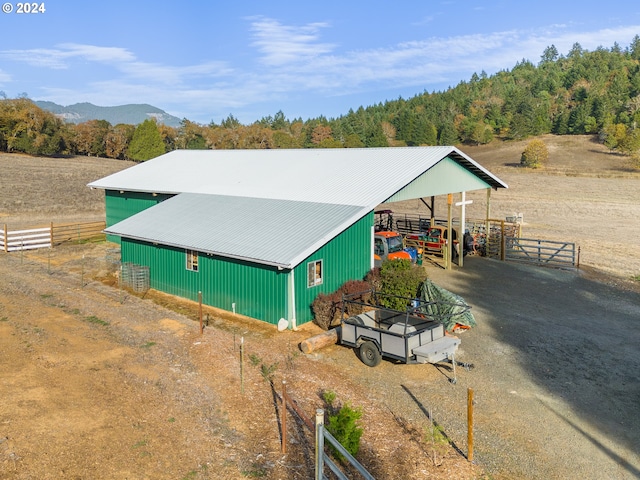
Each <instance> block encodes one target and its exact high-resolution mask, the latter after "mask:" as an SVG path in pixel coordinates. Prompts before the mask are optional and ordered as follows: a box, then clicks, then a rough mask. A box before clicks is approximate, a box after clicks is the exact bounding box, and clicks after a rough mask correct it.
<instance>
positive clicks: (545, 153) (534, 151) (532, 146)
mask: <svg viewBox="0 0 640 480" xmlns="http://www.w3.org/2000/svg"><path fill="white" fill-rule="evenodd" d="M548 160H549V150H548V149H547V145H546V144H545V143H544V142H543V141H542V140H540V139H537V138H536V139H534V140H531V141H530V142H529V143H528V144H527V146H526V147H525V149H524V151H523V152H522V156H521V157H520V165H522V166H523V167H529V168H538V167H540V166H541V165H543V164H545V163H547V161H548Z"/></svg>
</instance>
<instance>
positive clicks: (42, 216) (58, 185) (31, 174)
mask: <svg viewBox="0 0 640 480" xmlns="http://www.w3.org/2000/svg"><path fill="white" fill-rule="evenodd" d="M132 165H134V163H133V162H126V161H122V160H112V159H106V158H93V157H70V158H46V157H30V156H28V155H18V154H6V153H5V154H0V172H1V174H0V192H1V193H0V224H3V223H6V224H8V225H9V227H10V228H21V227H25V226H26V227H29V226H37V225H40V224H48V223H49V222H52V221H53V222H65V221H76V220H78V221H83V220H87V221H92V220H103V219H104V193H103V192H102V190H91V189H90V188H89V187H87V184H88V183H89V182H91V181H93V180H96V179H98V178H101V177H104V176H106V175H109V174H111V173H114V172H117V171H120V170H122V169H124V168H127V167H130V166H132Z"/></svg>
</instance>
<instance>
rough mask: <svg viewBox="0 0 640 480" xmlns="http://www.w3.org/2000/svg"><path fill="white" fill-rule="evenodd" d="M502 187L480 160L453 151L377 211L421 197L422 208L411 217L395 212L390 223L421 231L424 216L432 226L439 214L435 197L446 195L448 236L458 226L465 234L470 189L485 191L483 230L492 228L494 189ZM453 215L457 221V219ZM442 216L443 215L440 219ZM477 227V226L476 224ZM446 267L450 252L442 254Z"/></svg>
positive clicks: (505, 185) (396, 227) (460, 263)
mask: <svg viewBox="0 0 640 480" xmlns="http://www.w3.org/2000/svg"><path fill="white" fill-rule="evenodd" d="M499 188H508V186H507V184H506V183H505V182H503V181H502V180H500V179H499V178H498V177H497V176H495V175H494V174H492V173H491V172H489V171H488V170H486V169H485V168H483V167H482V166H480V165H479V164H477V163H476V162H475V161H473V160H472V159H470V158H469V157H467V156H466V155H465V154H463V153H462V152H460V151H459V150H453V151H451V152H450V153H449V154H448V155H447V156H446V157H444V158H443V159H442V160H440V161H439V162H437V163H436V164H434V165H433V166H432V167H431V168H429V169H428V170H426V171H425V172H424V173H422V174H421V175H419V176H418V177H417V178H415V179H414V180H413V181H411V182H410V183H409V184H407V185H406V186H405V187H404V188H402V189H401V190H399V191H398V192H396V193H395V194H393V195H392V196H390V197H389V198H388V199H386V200H385V201H384V202H383V203H382V204H381V205H379V206H378V208H377V209H376V211H384V210H387V211H391V212H393V210H394V204H398V203H399V202H406V201H410V200H418V201H419V202H420V203H419V205H420V207H421V208H420V209H419V210H418V211H416V213H415V214H414V215H413V216H412V217H408V216H407V215H406V214H405V215H404V216H395V219H394V220H393V221H392V222H389V224H390V225H389V226H390V227H391V228H393V229H396V230H398V231H400V232H401V233H409V232H416V231H421V230H423V229H424V226H425V220H427V221H428V224H429V225H431V226H433V225H435V224H436V222H437V221H438V219H437V218H436V197H439V196H444V197H446V204H447V215H446V229H447V237H446V238H455V232H454V229H455V228H458V230H459V233H460V234H459V235H458V237H460V238H461V237H462V235H463V234H464V232H465V230H466V229H467V213H466V211H467V206H468V205H470V204H471V203H472V201H473V200H468V199H467V192H472V191H474V192H475V191H480V190H484V191H486V197H485V198H486V200H485V209H484V211H485V215H484V222H483V224H484V227H483V228H484V231H485V232H486V231H488V230H489V221H490V219H491V192H492V191H493V190H495V191H497V190H498V189H499ZM454 218H456V219H457V221H454ZM440 220H441V219H440ZM476 228H477V227H476ZM463 257H464V256H463V255H459V260H458V265H459V266H463ZM443 259H444V260H445V261H444V265H445V268H451V261H450V259H451V256H450V255H444V256H443Z"/></svg>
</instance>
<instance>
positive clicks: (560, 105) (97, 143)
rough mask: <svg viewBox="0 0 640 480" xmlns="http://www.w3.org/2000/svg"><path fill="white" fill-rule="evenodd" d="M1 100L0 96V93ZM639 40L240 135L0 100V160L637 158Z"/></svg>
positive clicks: (241, 129) (266, 123) (259, 124)
mask: <svg viewBox="0 0 640 480" xmlns="http://www.w3.org/2000/svg"><path fill="white" fill-rule="evenodd" d="M0 93H1V92H0ZM639 123H640V37H639V36H638V35H636V36H635V37H634V38H633V40H632V42H631V43H630V45H629V46H628V47H627V48H624V49H623V48H621V47H620V46H619V45H618V44H617V43H616V44H614V45H613V46H612V47H611V48H604V47H598V48H597V49H595V50H594V51H588V50H585V49H583V48H582V47H581V46H580V44H579V43H575V44H574V45H573V47H572V48H571V50H570V51H569V52H568V53H567V54H566V55H561V54H560V53H559V52H558V50H557V48H556V47H555V46H554V45H551V46H549V47H547V48H546V49H545V50H544V52H543V53H542V55H541V58H540V60H539V62H538V63H537V64H534V63H532V62H531V61H529V60H526V59H523V60H522V61H520V62H517V63H516V65H515V66H514V67H513V68H512V69H510V70H502V71H499V72H497V73H496V74H494V75H491V76H489V75H487V74H486V73H485V72H484V71H483V72H481V73H480V74H477V73H474V74H473V75H472V77H471V78H470V79H469V80H468V81H463V82H460V83H459V84H458V85H456V86H455V87H450V88H448V89H447V90H445V91H442V92H432V93H428V92H424V93H422V94H419V95H416V96H414V97H412V98H410V99H403V98H398V99H397V100H391V101H386V102H384V103H383V102H381V103H378V104H377V105H372V106H368V107H360V108H358V109H357V110H356V111H354V110H350V111H349V112H348V113H347V114H345V115H341V116H340V117H338V118H330V119H327V118H325V117H324V116H320V117H317V118H312V119H308V120H306V121H303V120H302V119H301V118H298V119H293V120H290V119H288V118H287V117H286V116H285V115H284V113H283V112H282V111H279V112H277V113H276V114H275V115H274V116H268V117H263V118H262V119H260V120H257V121H255V122H254V123H252V124H249V125H243V124H241V123H240V122H239V121H238V120H237V119H236V118H235V117H234V116H233V115H229V116H228V117H227V118H226V119H224V120H222V121H221V122H220V123H219V124H216V123H215V122H211V123H210V124H208V125H202V124H198V123H195V122H191V121H189V120H187V119H184V120H183V121H182V123H181V126H180V127H179V128H173V127H169V126H166V125H162V124H156V123H155V121H153V120H151V119H150V120H146V121H145V122H143V123H141V124H139V125H138V126H134V125H125V124H119V125H111V124H109V122H107V121H104V120H91V121H88V122H84V123H81V124H78V125H74V124H69V123H64V122H63V121H62V120H60V119H59V118H57V117H56V116H55V115H53V114H52V113H50V112H47V111H44V110H42V109H40V108H38V107H37V106H36V105H35V104H34V103H33V102H31V101H30V100H29V99H28V98H25V97H24V96H23V97H21V98H16V99H7V98H3V99H0V151H4V152H24V153H29V154H33V155H59V154H69V155H74V154H77V155H92V156H103V157H110V158H118V159H131V160H137V161H142V160H147V159H149V158H153V157H155V156H157V155H160V154H162V153H165V152H168V151H171V150H175V149H252V148H356V147H382V146H384V147H386V146H414V145H459V144H485V143H489V142H491V141H492V140H493V139H494V138H501V139H507V140H511V139H524V138H527V137H530V136H536V135H542V134H547V133H553V134H557V135H571V134H598V135H599V136H600V139H601V140H602V141H603V142H604V143H605V145H607V146H608V147H609V148H611V149H612V150H618V151H620V152H622V153H625V154H629V155H633V156H635V157H636V158H638V157H639V156H640V129H639V128H638V124H639Z"/></svg>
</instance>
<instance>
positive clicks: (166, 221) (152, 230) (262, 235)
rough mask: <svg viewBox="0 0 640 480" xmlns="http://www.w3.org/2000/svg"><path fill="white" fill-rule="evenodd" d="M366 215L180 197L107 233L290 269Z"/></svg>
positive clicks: (358, 210)
mask: <svg viewBox="0 0 640 480" xmlns="http://www.w3.org/2000/svg"><path fill="white" fill-rule="evenodd" d="M368 212H369V210H368V209H367V208H365V207H358V206H354V205H336V204H328V203H314V202H298V201H292V200H277V199H257V198H250V197H234V196H227V195H205V194H192V193H183V194H180V195H176V196H175V197H172V198H170V199H168V200H165V201H164V202H161V203H159V204H158V205H156V206H154V207H152V208H149V209H147V210H144V211H142V212H140V213H138V214H136V215H134V216H132V217H129V218H127V219H125V220H123V221H121V222H119V223H117V224H115V225H113V226H111V227H109V228H107V229H106V230H105V232H106V233H109V234H114V235H119V236H122V237H125V238H130V239H135V240H141V241H144V242H150V243H158V244H161V245H168V246H173V247H177V248H185V249H190V250H197V251H199V252H203V253H210V254H214V255H220V256H223V257H227V258H234V259H238V260H244V261H248V262H252V263H260V264H264V265H272V266H276V267H280V268H286V269H291V268H294V267H295V266H296V265H298V264H299V263H300V262H302V261H303V260H304V259H305V258H306V257H308V256H309V255H311V254H312V253H313V252H314V251H316V250H317V249H318V248H320V247H322V246H323V245H324V244H325V243H327V242H329V241H330V240H331V239H332V238H333V237H335V236H337V235H338V234H339V233H340V232H342V231H343V230H345V229H347V228H348V227H349V226H350V225H352V224H353V223H355V222H356V221H357V220H359V219H360V218H362V217H363V216H364V215H366V214H367V213H368Z"/></svg>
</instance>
